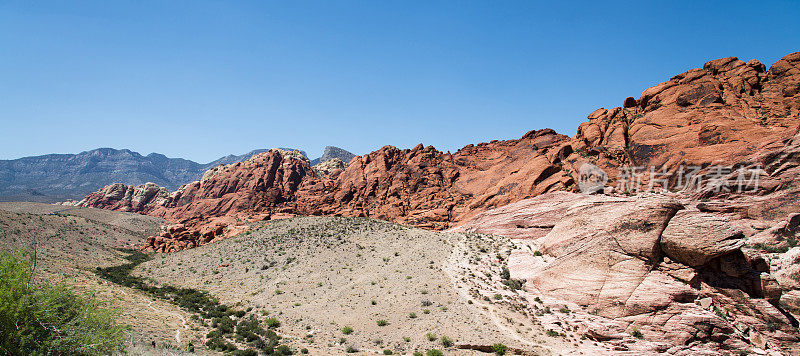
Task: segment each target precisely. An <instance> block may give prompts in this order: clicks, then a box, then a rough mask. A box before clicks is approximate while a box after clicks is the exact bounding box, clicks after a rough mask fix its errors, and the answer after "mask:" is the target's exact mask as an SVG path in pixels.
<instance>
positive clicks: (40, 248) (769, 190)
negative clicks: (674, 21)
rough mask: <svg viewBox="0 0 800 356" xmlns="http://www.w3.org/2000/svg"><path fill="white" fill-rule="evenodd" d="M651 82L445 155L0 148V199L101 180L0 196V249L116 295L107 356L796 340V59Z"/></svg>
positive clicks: (785, 343) (38, 276)
mask: <svg viewBox="0 0 800 356" xmlns="http://www.w3.org/2000/svg"><path fill="white" fill-rule="evenodd" d="M699 64H700V63H698V65H699ZM656 79H662V80H666V81H664V82H662V83H661V84H658V85H656V86H654V87H651V88H647V89H645V90H644V91H643V92H642V93H641V95H639V96H638V97H628V98H624V99H623V98H621V99H623V100H621V101H620V102H621V104H622V105H621V106H620V107H614V108H598V109H596V110H594V111H592V112H591V113H588V116H587V118H586V120H585V122H583V123H582V124H580V125H579V126H578V127H577V132H576V133H575V134H574V135H573V136H566V135H564V134H562V133H558V132H556V131H554V130H551V129H537V130H533V131H530V132H527V133H520V134H521V136H520V138H519V139H513V140H494V141H491V142H484V143H476V144H470V145H467V146H465V147H463V148H461V149H459V150H458V151H456V152H452V153H451V152H442V151H440V150H438V149H436V148H435V147H433V146H424V145H422V144H419V145H418V146H416V147H413V148H410V149H400V148H397V147H393V146H384V147H382V148H380V149H378V150H376V151H373V152H370V153H367V154H364V155H353V154H351V153H349V152H347V151H345V150H343V149H338V148H336V147H329V148H328V149H326V151H325V154H324V155H323V157H321V158H319V159H316V160H310V159H309V158H308V157H307V156H306V154H305V153H304V152H301V151H299V150H292V149H278V148H275V149H268V150H260V151H257V152H251V153H249V154H247V155H244V156H229V157H227V160H224V159H225V157H224V158H223V159H221V160H220V161H219V162H217V161H215V162H216V163H215V162H212V163H210V164H208V165H201V164H197V163H195V162H191V161H185V160H184V161H170V163H164V162H167V161H164V160H163V159H161V158H159V157H156V156H153V155H151V156H146V157H144V156H141V155H138V154H133V153H130V152H122V153H120V152H116V151H114V152H110V153H109V152H105V153H103V152H102V151H98V152H99V153H96V152H94V151H92V152H85V153H83V154H81V155H82V156H81V155H75V157H71V158H64V157H60V156H59V157H46V159H40V160H38V161H34V160H32V159H31V160H18V161H16V162H12V161H5V162H8V163H6V164H5V166H2V165H0V168H2V167H13V165H18V166H17V167H39V168H36V169H33V168H22V169H19V168H18V169H17V171H23V172H26V174H20V173H15V174H19V176H18V177H16V178H14V179H16V180H9V181H10V182H12V181H13V182H18V184H17V185H16V186H14V187H12V188H14V189H15V190H13V189H11V188H8V191H12V190H13V194H12V193H9V196H17V197H19V194H23V193H25V194H28V193H30V192H31V191H34V190H35V191H44V190H43V189H45V190H46V189H49V188H47V186H51V185H52V184H49V183H47V184H43V183H42V182H45V183H46V182H49V181H46V179H45V178H42V177H43V176H37V175H36V174H39V173H36V172H40V173H41V174H44V173H47V174H51V175H52V174H54V173H53V172H54V171H55V170H56V168H53V167H62V166H63V167H67V165H66V163H63V162H66V161H69V162H72V163H70V164H72V166H68V168H64V172H65V173H63V175H61V176H57V177H56V178H54V179H53V181H55V180H66V179H64V178H63V177H70V178H69V181H70V182H72V183H74V184H72V185H69V186H63V187H62V186H59V187H58V189H56V188H53V189H52V194H53V196H57V197H64V198H66V197H68V196H70V197H72V196H74V195H75V194H77V193H76V192H84V191H83V190H81V189H84V190H86V189H87V188H86V187H87V185H85V184H84V185H81V182H83V181H89V180H90V178H91V182H92V184H95V185H97V184H98V183H97V182H103V180H105V181H104V184H107V185H106V186H104V187H100V188H99V189H96V191H92V190H95V188H98V187H97V186H92V187H91V190H89V191H85V193H87V194H86V195H85V196H83V194H82V193H81V194H79V195H81V196H80V197H74V199H69V200H67V199H64V201H60V202H58V203H55V204H50V203H42V202H21V201H7V202H2V203H0V246H2V247H3V248H4V249H6V250H12V249H14V250H23V251H33V252H35V255H34V261H35V265H34V271H35V274H34V279H35V280H36V281H39V282H41V283H44V282H46V281H63V282H64V283H66V284H67V285H69V286H71V287H72V288H74V289H75V290H76V291H78V292H79V293H82V294H86V295H90V296H92V298H95V299H97V300H99V301H102V302H103V303H107V304H108V305H110V306H113V307H115V308H118V309H119V310H120V315H119V317H118V322H119V323H120V324H124V325H127V326H128V329H126V330H125V331H124V333H123V334H124V340H122V341H121V343H122V345H124V346H125V347H126V349H127V351H126V352H127V353H128V354H164V355H167V354H169V355H173V354H175V355H183V354H193V353H194V354H202V355H216V354H237V355H255V354H311V355H337V354H389V355H390V354H403V355H429V356H431V355H442V354H445V355H482V354H498V355H503V354H519V355H606V354H609V355H613V354H623V355H649V354H671V355H717V354H723V355H733V354H736V355H744V354H755V355H797V354H800V332H799V331H798V318H800V246H798V243H797V242H798V239H800V199H799V198H800V181H799V180H798V179H797V175H798V173H799V172H800V52H795V53H790V54H786V55H785V56H784V57H783V58H782V59H780V60H778V61H777V62H776V63H774V64H772V65H771V66H770V67H769V68H767V66H765V65H764V64H762V63H761V62H759V61H758V60H756V59H739V58H736V57H728V58H720V59H713V60H710V61H708V62H707V63H705V64H703V65H702V66H700V67H699V68H695V69H691V70H688V71H686V72H684V73H680V74H677V75H675V76H673V77H671V78H656ZM93 152H94V153H93ZM120 155H122V157H123V158H119V157H120ZM99 156H103V157H106V156H108V157H111V156H113V157H117V158H114V162H122V163H114V165H113V167H114V168H113V169H110V170H108V171H102V172H101V173H97V171H92V170H89V169H86V168H85V167H95V168H96V167H106V166H112V164H110V163H108V162H109V161H102V160H101V161H98V160H97V158H96V157H99ZM87 157H89V158H87ZM91 157H95V158H91ZM164 159H166V158H164ZM59 162H61V163H59ZM85 162H91V163H85ZM98 162H100V163H98ZM104 162H105V163H104ZM159 162H160V163H159ZM23 165H26V166H23ZM81 165H83V166H81ZM104 165H105V166H104ZM131 167H136V169H134V170H131ZM142 167H144V168H142ZM171 167H173V168H174V167H181V168H180V169H173V168H171ZM156 168H157V169H156ZM93 169H94V168H93ZM126 169H127V170H126ZM8 172H14V169H13V168H8ZM87 172H89V173H87ZM93 172H94V173H93ZM108 172H116V173H114V174H111V173H108ZM131 172H135V174H134V173H131ZM165 172H166V173H165ZM167 173H169V174H167ZM178 173H180V174H178ZM4 176H6V177H10V176H11V173H8V174H5V175H4ZM20 177H21V178H20ZM119 177H160V178H159V179H162V178H163V183H162V185H159V184H157V183H159V182H147V183H145V182H141V183H142V184H131V183H130V182H120V181H119V180H117V178H119ZM23 178H24V179H25V180H26V182H30V183H25V184H30V185H29V186H28V185H24V184H22V183H19V182H22V181H23ZM167 178H169V179H167ZM9 179H11V178H9ZM47 179H50V178H47ZM110 179H111V180H112V181H108V180H110ZM143 179H149V178H143ZM126 183H127V184H126ZM178 183H180V184H178ZM37 184H38V185H37ZM163 185H166V186H163ZM8 187H11V184H10V183H9V185H8ZM3 188H7V187H3ZM2 190H3V189H0V191H2ZM19 192H22V193H19ZM26 192H27V193H26ZM48 192H49V191H48ZM69 194H72V195H69ZM26 197H30V194H28V195H27V196H26ZM6 200H12V199H6ZM13 200H21V199H13ZM26 200H37V199H26ZM38 200H42V199H38ZM121 335H122V334H121Z"/></svg>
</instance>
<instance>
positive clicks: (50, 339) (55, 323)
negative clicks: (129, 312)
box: [0, 251, 127, 355]
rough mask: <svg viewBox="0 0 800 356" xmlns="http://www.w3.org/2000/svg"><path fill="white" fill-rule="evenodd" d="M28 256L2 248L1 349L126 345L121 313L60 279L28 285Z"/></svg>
mask: <svg viewBox="0 0 800 356" xmlns="http://www.w3.org/2000/svg"><path fill="white" fill-rule="evenodd" d="M32 274H33V271H32V270H31V263H30V262H29V261H28V260H27V259H26V256H25V254H23V253H22V252H18V251H13V252H12V251H0V349H2V350H3V352H4V353H6V354H12V355H39V354H41V355H45V354H54V355H59V354H80V355H105V354H112V353H117V352H119V351H121V350H122V349H123V342H124V336H125V332H126V330H127V327H126V326H123V325H120V324H117V323H116V318H117V316H118V315H119V311H118V310H116V309H111V308H107V307H106V305H104V303H101V302H99V301H97V300H96V299H94V298H91V297H88V296H85V295H82V294H79V293H78V292H75V291H74V290H72V289H71V288H69V287H68V286H66V285H64V284H61V283H54V284H50V283H48V282H40V283H30V284H29V281H30V280H31V277H32Z"/></svg>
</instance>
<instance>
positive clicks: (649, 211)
mask: <svg viewBox="0 0 800 356" xmlns="http://www.w3.org/2000/svg"><path fill="white" fill-rule="evenodd" d="M564 194H565V193H558V195H561V196H557V197H552V199H550V198H548V197H547V196H549V195H555V194H553V193H549V194H546V195H545V196H541V197H537V198H534V199H529V200H527V201H524V202H525V203H527V202H528V201H534V200H537V201H539V202H547V201H551V202H553V201H555V202H560V201H565V200H566V199H565V198H566V197H565V196H563V195H564ZM566 194H569V193H566ZM572 195H573V200H574V201H575V203H573V204H572V205H571V206H569V207H568V208H567V209H564V208H563V206H561V205H560V204H545V205H546V206H549V207H550V208H551V209H552V210H551V211H550V214H549V215H550V216H549V219H555V220H556V223H555V224H554V225H553V227H552V229H550V230H549V232H548V233H547V234H546V235H544V236H542V237H532V238H528V239H523V240H520V241H521V242H524V244H525V245H528V246H529V247H528V248H525V247H523V248H521V249H518V250H516V251H515V252H514V253H513V254H512V255H511V258H510V259H509V262H508V266H509V268H510V275H511V277H513V278H515V279H525V280H527V283H524V284H523V286H524V288H525V289H526V290H528V291H529V292H531V293H533V294H534V295H541V296H542V297H543V298H544V297H546V298H547V299H548V300H561V301H564V302H565V303H574V304H576V305H577V306H579V307H580V308H582V309H584V310H587V311H588V312H589V313H588V315H584V316H583V317H585V318H586V320H582V321H580V322H579V324H580V325H581V328H582V330H583V332H584V333H585V335H586V336H587V337H590V338H594V339H596V340H599V341H610V340H622V339H623V338H625V337H626V335H629V334H630V333H631V330H637V331H638V332H640V333H641V334H642V335H643V337H644V339H646V340H651V341H652V343H651V346H652V347H653V349H652V350H651V351H658V352H664V351H667V350H668V349H671V350H673V352H677V351H678V350H680V349H684V350H695V349H693V347H694V346H698V345H702V349H704V350H712V351H714V352H724V351H725V350H727V351H728V352H732V351H735V350H740V349H745V348H753V347H756V348H760V349H766V348H771V349H773V350H780V351H781V352H788V353H790V354H791V353H793V352H797V351H798V349H797V342H798V341H800V339H798V338H797V332H796V323H797V322H796V320H794V318H793V317H791V316H789V315H788V314H787V313H786V312H785V310H782V309H780V307H779V303H778V300H779V299H780V298H781V290H780V286H779V285H778V284H777V283H776V281H775V279H774V278H773V277H772V276H771V275H770V274H769V273H768V272H769V270H768V268H766V263H765V262H764V260H763V259H761V258H760V257H759V256H758V255H753V254H747V255H746V254H745V252H744V251H742V249H741V246H742V245H743V243H744V236H743V235H742V232H741V231H739V230H737V228H736V227H735V226H734V224H733V222H731V221H729V220H726V219H724V218H721V217H719V216H709V215H708V214H706V213H701V212H699V211H697V210H694V208H693V207H691V206H689V207H687V206H685V205H684V204H682V203H680V202H679V201H677V200H675V199H672V198H667V197H664V196H659V195H643V196H639V197H630V198H628V197H607V196H602V195H601V196H585V195H579V194H572ZM522 203H523V202H520V203H517V204H518V205H520V204H522ZM501 209H502V208H501ZM497 210H500V209H497ZM546 210H547V209H546V208H544V209H541V210H540V211H539V212H538V213H537V214H531V215H529V217H528V218H524V217H523V218H520V220H519V221H518V222H517V223H519V224H523V225H524V224H525V223H526V222H531V223H538V222H539V221H541V220H540V217H541V216H544V215H547V211H546ZM495 213H497V211H495V210H492V211H488V212H486V213H484V214H482V215H479V216H476V217H475V218H474V220H480V219H483V218H484V217H486V216H490V215H493V214H495ZM468 225H470V224H465V226H468ZM460 228H461V229H463V227H460ZM537 235H540V234H539V233H538V232H536V233H534V234H533V235H532V236H537ZM679 239H684V240H683V241H680V243H676V242H677V240H679ZM539 252H541V253H542V254H539ZM788 300H793V299H791V297H790V298H789V299H788ZM664 343H666V344H664ZM695 351H698V350H695Z"/></svg>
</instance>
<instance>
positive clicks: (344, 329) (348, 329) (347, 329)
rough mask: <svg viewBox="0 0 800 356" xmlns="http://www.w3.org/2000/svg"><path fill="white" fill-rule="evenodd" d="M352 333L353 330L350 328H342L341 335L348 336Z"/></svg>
mask: <svg viewBox="0 0 800 356" xmlns="http://www.w3.org/2000/svg"><path fill="white" fill-rule="evenodd" d="M352 333H353V328H351V327H349V326H345V327H343V328H342V334H345V335H350V334H352Z"/></svg>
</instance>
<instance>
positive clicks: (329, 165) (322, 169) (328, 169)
mask: <svg viewBox="0 0 800 356" xmlns="http://www.w3.org/2000/svg"><path fill="white" fill-rule="evenodd" d="M345 167H347V165H346V164H345V163H344V162H342V160H340V159H338V158H332V159H329V160H327V161H325V162H322V163H317V164H315V165H314V166H312V167H311V168H312V169H313V170H314V172H317V174H318V175H320V176H323V177H325V176H329V175H331V174H333V172H336V171H342V170H344V169H345Z"/></svg>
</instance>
